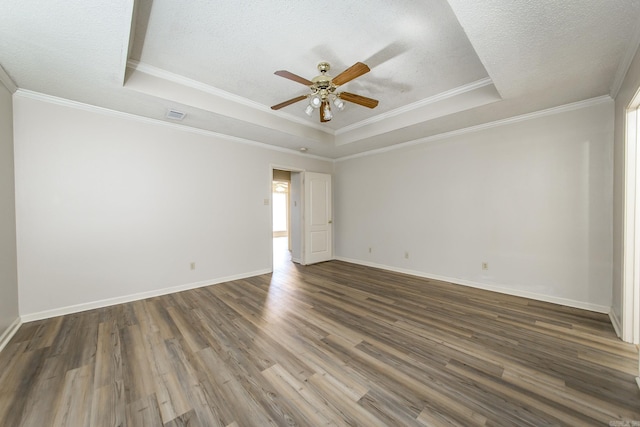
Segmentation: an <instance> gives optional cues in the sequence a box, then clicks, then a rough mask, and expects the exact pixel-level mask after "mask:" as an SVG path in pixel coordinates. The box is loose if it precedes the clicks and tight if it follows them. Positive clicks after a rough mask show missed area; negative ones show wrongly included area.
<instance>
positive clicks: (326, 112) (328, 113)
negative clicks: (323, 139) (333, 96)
mask: <svg viewBox="0 0 640 427" xmlns="http://www.w3.org/2000/svg"><path fill="white" fill-rule="evenodd" d="M322 117H323V118H324V120H325V121H327V122H328V121H329V120H331V119H333V113H331V104H329V103H328V102H325V104H324V110H323V111H322Z"/></svg>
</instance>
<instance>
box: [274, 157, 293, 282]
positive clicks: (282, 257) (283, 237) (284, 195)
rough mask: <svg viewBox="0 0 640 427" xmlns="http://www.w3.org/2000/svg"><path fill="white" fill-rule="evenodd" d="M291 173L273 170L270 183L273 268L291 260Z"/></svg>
mask: <svg viewBox="0 0 640 427" xmlns="http://www.w3.org/2000/svg"><path fill="white" fill-rule="evenodd" d="M290 188H291V171H286V170H280V169H273V176H272V182H271V202H272V203H271V206H272V233H273V234H272V238H273V268H274V270H275V269H280V268H282V267H284V265H285V263H287V262H290V260H291V233H290V229H291V214H290V209H289V205H290V204H291V198H290Z"/></svg>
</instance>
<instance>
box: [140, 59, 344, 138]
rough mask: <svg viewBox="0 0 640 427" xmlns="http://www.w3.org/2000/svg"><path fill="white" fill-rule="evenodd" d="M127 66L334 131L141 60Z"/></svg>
mask: <svg viewBox="0 0 640 427" xmlns="http://www.w3.org/2000/svg"><path fill="white" fill-rule="evenodd" d="M127 67H129V68H130V69H132V70H134V71H140V72H141V73H144V74H149V75H150V76H154V77H157V78H159V79H163V80H168V81H170V82H173V83H176V84H179V85H182V86H186V87H190V88H192V89H196V90H199V91H201V92H204V93H208V94H209V95H213V96H216V97H219V98H222V99H225V100H227V101H231V102H235V103H237V104H241V105H244V106H246V107H250V108H253V109H256V110H259V111H262V112H265V113H269V114H273V115H276V116H280V117H282V118H284V119H287V120H290V121H292V122H295V123H298V124H302V125H305V126H309V127H311V128H314V129H317V130H319V131H322V132H324V133H328V134H329V135H335V132H334V131H333V129H331V128H328V127H326V126H322V125H320V124H319V123H315V122H312V121H309V120H305V119H303V118H300V117H296V116H294V115H292V114H288V113H286V112H284V111H275V110H272V109H271V108H270V107H268V106H266V105H263V104H260V103H258V102H255V101H252V100H250V99H248V98H245V97H242V96H238V95H236V94H233V93H231V92H227V91H225V90H222V89H218V88H217V87H214V86H211V85H208V84H205V83H202V82H199V81H197V80H193V79H190V78H188V77H184V76H181V75H179V74H174V73H171V72H169V71H166V70H163V69H161V68H157V67H154V66H153V65H149V64H145V63H143V62H139V61H136V60H133V59H130V60H129V61H127Z"/></svg>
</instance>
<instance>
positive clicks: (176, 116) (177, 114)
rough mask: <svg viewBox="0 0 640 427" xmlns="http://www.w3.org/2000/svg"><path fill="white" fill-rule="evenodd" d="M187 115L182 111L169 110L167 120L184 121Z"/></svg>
mask: <svg viewBox="0 0 640 427" xmlns="http://www.w3.org/2000/svg"><path fill="white" fill-rule="evenodd" d="M186 115H187V113H183V112H182V111H177V110H168V111H167V119H171V120H182V119H184V116H186Z"/></svg>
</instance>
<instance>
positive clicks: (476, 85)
mask: <svg viewBox="0 0 640 427" xmlns="http://www.w3.org/2000/svg"><path fill="white" fill-rule="evenodd" d="M489 85H493V81H492V80H491V79H490V78H489V77H487V78H485V79H482V80H478V81H475V82H473V83H469V84H467V85H464V86H459V87H456V88H453V89H451V90H447V91H445V92H442V93H438V94H436V95H433V96H430V97H428V98H425V99H421V100H420V101H417V102H414V103H412V104H407V105H403V106H402V107H398V108H396V109H393V110H391V111H387V112H386V113H382V114H378V115H377V116H373V117H371V118H368V119H365V120H362V121H359V122H356V123H354V124H351V125H348V126H345V127H342V128H340V129H338V130H336V131H335V134H336V135H341V134H343V133H347V132H351V131H353V130H355V129H359V128H361V127H364V126H368V125H370V124H373V123H378V122H380V121H382V120H386V119H388V118H391V117H395V116H399V115H400V114H405V113H408V112H411V111H413V110H417V109H418V108H422V107H425V106H427V105H430V104H435V103H436V102H441V101H444V100H445V99H449V98H453V97H455V96H458V95H462V94H463V93H467V92H471V91H474V90H476V89H480V88H482V87H485V86H489Z"/></svg>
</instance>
